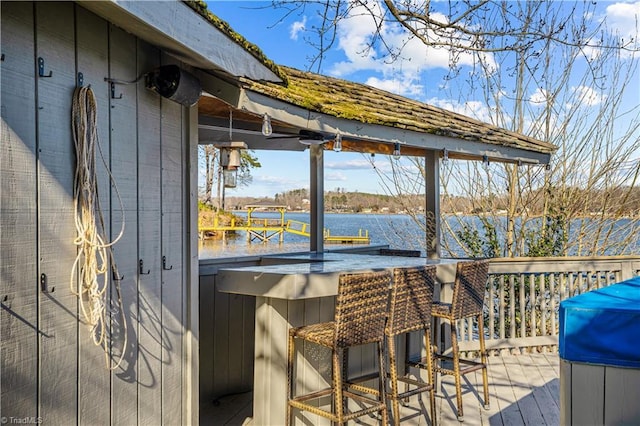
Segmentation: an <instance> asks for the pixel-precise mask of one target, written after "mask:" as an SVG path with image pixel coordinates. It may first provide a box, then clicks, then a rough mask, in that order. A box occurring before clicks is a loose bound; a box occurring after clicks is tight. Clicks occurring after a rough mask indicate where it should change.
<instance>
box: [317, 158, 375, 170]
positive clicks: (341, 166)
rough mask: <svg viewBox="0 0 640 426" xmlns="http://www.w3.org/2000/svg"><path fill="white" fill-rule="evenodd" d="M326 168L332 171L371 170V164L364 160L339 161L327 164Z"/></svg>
mask: <svg viewBox="0 0 640 426" xmlns="http://www.w3.org/2000/svg"><path fill="white" fill-rule="evenodd" d="M325 168H327V169H332V170H371V162H370V161H367V160H364V159H362V160H348V161H337V162H335V163H327V164H325Z"/></svg>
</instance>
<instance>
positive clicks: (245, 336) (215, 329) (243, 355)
mask: <svg viewBox="0 0 640 426" xmlns="http://www.w3.org/2000/svg"><path fill="white" fill-rule="evenodd" d="M223 266H224V265H221V266H219V267H223ZM227 266H233V267H237V266H238V264H234V265H227ZM202 269H203V268H202V265H201V270H202ZM255 309H256V298H255V297H253V296H243V295H240V294H229V293H221V292H219V291H218V290H217V288H216V280H215V275H214V272H213V271H208V272H207V271H205V272H204V273H201V275H200V345H199V350H200V392H199V393H200V403H201V407H203V408H206V407H207V406H208V405H210V404H211V403H213V402H215V401H216V399H218V398H220V397H223V396H225V395H229V394H235V393H242V392H247V391H250V390H252V389H253V381H254V378H253V373H254V348H255Z"/></svg>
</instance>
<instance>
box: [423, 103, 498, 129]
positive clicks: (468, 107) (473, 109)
mask: <svg viewBox="0 0 640 426" xmlns="http://www.w3.org/2000/svg"><path fill="white" fill-rule="evenodd" d="M426 103H427V104H429V105H433V106H437V107H439V108H442V109H446V110H447V111H453V112H457V113H458V114H462V115H466V116H467V117H472V118H475V119H476V120H480V121H482V122H485V123H491V114H490V111H489V107H488V106H487V105H485V104H484V103H483V102H479V101H467V102H464V103H462V104H461V103H459V102H457V101H454V100H450V99H439V98H431V99H429V100H427V101H426Z"/></svg>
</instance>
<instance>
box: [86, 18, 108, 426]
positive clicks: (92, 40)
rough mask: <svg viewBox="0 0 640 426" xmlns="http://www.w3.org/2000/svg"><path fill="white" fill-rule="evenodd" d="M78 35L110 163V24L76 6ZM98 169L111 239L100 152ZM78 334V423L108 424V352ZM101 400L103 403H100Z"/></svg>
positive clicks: (106, 194) (97, 157) (101, 144)
mask: <svg viewBox="0 0 640 426" xmlns="http://www.w3.org/2000/svg"><path fill="white" fill-rule="evenodd" d="M76 34H77V35H76V48H77V53H76V55H77V68H78V69H77V71H78V72H81V73H82V74H83V78H84V85H85V86H87V85H91V88H92V90H93V92H94V95H95V97H96V103H97V119H98V127H97V132H98V139H99V143H100V149H101V151H102V153H103V155H104V156H105V161H107V164H108V162H109V157H108V156H109V99H108V93H109V91H108V88H107V85H106V84H105V83H104V77H106V76H107V75H108V54H109V52H108V49H109V45H108V40H109V36H108V24H107V22H106V21H105V20H103V19H101V18H99V17H98V16H96V15H94V14H93V13H91V12H88V11H87V10H86V9H83V8H81V7H78V6H76ZM96 170H97V173H98V178H97V179H98V194H99V197H100V206H101V209H102V212H103V216H104V220H105V227H106V229H105V232H106V236H107V238H109V222H110V220H109V219H110V214H109V213H110V198H109V186H110V185H109V176H108V173H107V171H106V170H105V167H104V164H103V161H102V159H101V158H100V153H99V152H97V153H96ZM96 219H97V218H96ZM116 231H117V230H116ZM78 336H79V337H78V338H79V342H78V345H79V351H78V354H79V362H78V364H79V365H78V368H79V372H78V375H79V380H78V404H79V407H78V423H79V424H87V425H93V424H100V423H108V422H109V419H110V413H109V404H106V403H103V402H104V401H108V400H109V388H110V373H109V369H108V368H107V367H108V364H107V362H106V358H105V352H104V351H103V349H102V348H101V347H100V346H96V345H95V344H94V343H93V341H92V338H91V335H90V333H89V330H88V328H87V327H84V326H83V325H82V324H80V330H79V335H78ZM98 401H103V402H102V403H97V402H98Z"/></svg>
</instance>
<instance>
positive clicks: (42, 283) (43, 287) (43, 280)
mask: <svg viewBox="0 0 640 426" xmlns="http://www.w3.org/2000/svg"><path fill="white" fill-rule="evenodd" d="M40 289H41V290H42V291H43V292H44V293H53V292H54V291H56V288H55V287H51V288H49V284H48V283H47V274H40Z"/></svg>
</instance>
